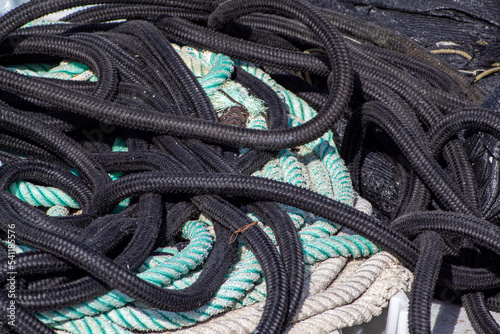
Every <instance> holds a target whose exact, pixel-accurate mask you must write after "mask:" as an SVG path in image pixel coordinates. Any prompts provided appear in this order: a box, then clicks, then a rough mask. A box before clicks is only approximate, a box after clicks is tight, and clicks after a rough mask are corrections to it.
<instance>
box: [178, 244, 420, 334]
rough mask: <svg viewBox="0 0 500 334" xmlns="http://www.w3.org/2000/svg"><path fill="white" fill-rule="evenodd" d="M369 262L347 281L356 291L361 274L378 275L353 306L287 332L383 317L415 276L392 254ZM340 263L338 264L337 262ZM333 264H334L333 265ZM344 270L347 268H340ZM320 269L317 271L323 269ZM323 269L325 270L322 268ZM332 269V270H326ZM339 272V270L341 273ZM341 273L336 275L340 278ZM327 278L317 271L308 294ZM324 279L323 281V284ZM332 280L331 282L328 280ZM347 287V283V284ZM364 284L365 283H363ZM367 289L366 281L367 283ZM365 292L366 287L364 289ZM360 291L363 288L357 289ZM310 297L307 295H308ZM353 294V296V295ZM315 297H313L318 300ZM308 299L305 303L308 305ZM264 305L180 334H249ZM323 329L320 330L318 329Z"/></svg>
mask: <svg viewBox="0 0 500 334" xmlns="http://www.w3.org/2000/svg"><path fill="white" fill-rule="evenodd" d="M376 257H377V259H375V260H374V261H371V262H369V263H366V262H368V260H367V261H365V263H363V264H362V269H361V267H360V269H359V270H357V271H356V272H355V274H354V275H352V276H351V277H350V278H348V279H347V281H348V282H349V284H350V285H351V286H353V287H355V288H356V279H358V278H359V277H360V276H361V275H362V274H361V273H365V274H366V273H368V274H369V273H372V272H373V273H374V272H378V275H377V274H375V276H376V277H375V278H374V281H373V284H371V285H370V286H369V288H368V289H364V290H365V291H364V293H363V294H362V295H361V296H360V297H359V298H358V299H356V300H355V301H354V302H352V303H351V304H347V303H340V306H339V307H337V308H334V309H328V308H327V310H326V311H324V312H320V313H318V314H317V315H315V316H313V317H310V318H308V319H306V320H303V321H300V322H296V323H294V324H293V325H292V326H290V327H289V328H288V329H287V331H286V332H287V333H299V332H300V331H302V332H303V333H311V334H313V333H330V332H331V331H333V330H335V329H339V328H344V327H348V326H354V325H357V324H360V323H362V322H366V321H369V320H371V318H372V317H373V316H376V315H379V314H380V313H381V311H382V308H383V307H385V306H387V304H388V301H389V299H390V298H391V297H392V296H393V295H394V294H396V293H397V292H398V291H400V290H405V291H406V290H407V289H409V287H410V285H411V273H410V272H409V271H408V270H407V269H405V268H404V267H402V266H400V265H398V264H397V261H396V260H395V258H394V257H392V256H391V255H390V254H388V253H385V252H381V253H378V254H376V255H374V256H373V258H376ZM337 264H338V263H337ZM329 265H331V262H330V263H329ZM340 267H341V269H342V268H343V265H340ZM320 268H321V266H318V269H317V270H320ZM321 269H322V268H321ZM325 269H326V270H331V269H330V268H328V269H327V268H325ZM341 269H339V270H341ZM336 274H338V272H337V273H335V272H334V273H333V275H336ZM323 278H324V275H318V276H315V275H314V272H313V274H311V279H312V281H309V282H306V287H307V286H308V285H309V286H311V285H312V286H313V288H311V289H309V291H308V292H311V291H312V292H314V293H317V292H320V293H321V291H322V288H321V282H322V283H323V284H324V285H323V287H324V286H325V285H328V284H329V283H326V284H325V280H324V279H323ZM316 279H318V283H319V284H318V287H319V288H315V286H314V283H312V284H311V282H314V280H316ZM322 279H323V281H322ZM326 281H328V280H326ZM344 284H347V282H346V283H344ZM361 285H363V283H361ZM364 286H366V282H365V284H364ZM362 289H363V288H362ZM357 290H358V291H359V288H358V289H357ZM305 295H307V293H306V294H305ZM351 295H352V294H351ZM314 296H315V294H313V295H312V296H310V297H307V298H311V297H314ZM307 298H306V299H305V300H303V302H305V303H307ZM261 314H262V305H260V304H257V305H253V306H249V307H245V308H243V309H240V310H235V311H232V312H228V313H226V314H224V315H222V316H220V317H217V318H214V319H212V320H210V321H208V322H206V323H203V324H199V325H197V326H195V327H193V328H189V329H184V330H179V331H176V332H175V333H176V334H184V333H196V334H208V333H220V334H223V333H231V334H248V333H251V332H252V331H253V330H254V329H255V327H256V326H257V323H258V321H259V319H260V317H261ZM317 326H319V327H317Z"/></svg>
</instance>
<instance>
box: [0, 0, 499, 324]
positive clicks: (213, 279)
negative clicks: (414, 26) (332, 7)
mask: <svg viewBox="0 0 500 334" xmlns="http://www.w3.org/2000/svg"><path fill="white" fill-rule="evenodd" d="M94 4H95V3H94V2H92V1H88V0H53V1H52V0H51V1H46V0H33V1H31V2H30V3H28V4H25V5H23V6H20V7H19V8H18V9H16V10H14V11H12V12H10V13H8V14H6V15H5V16H4V17H2V18H1V19H0V40H1V41H2V42H1V43H2V44H1V47H0V50H1V51H0V60H1V61H2V65H3V66H4V67H1V68H0V115H1V117H0V128H1V129H2V135H1V137H0V147H1V149H2V151H1V152H0V160H1V161H2V166H1V167H0V185H1V186H2V187H3V190H4V191H3V192H2V194H1V195H0V216H1V217H2V219H1V220H0V229H1V230H2V232H3V233H4V234H5V237H6V238H7V239H8V240H10V239H9V235H11V234H9V233H13V232H12V230H14V231H15V238H16V242H19V243H20V244H23V245H26V246H30V247H32V248H33V249H26V248H24V249H23V250H27V251H23V252H19V253H18V254H17V255H16V256H15V261H16V263H15V264H16V267H15V269H16V285H15V290H16V298H15V302H16V305H17V310H16V326H15V327H13V326H12V324H9V318H8V317H7V314H8V313H7V312H1V313H2V314H1V316H2V317H3V318H2V319H1V320H2V329H3V331H7V330H8V328H10V329H11V330H16V331H18V332H20V333H51V332H53V331H52V330H51V329H50V328H49V327H47V326H46V325H45V324H43V322H45V323H46V324H49V325H50V326H51V327H53V328H57V329H61V330H66V331H70V332H71V331H73V332H79V331H80V330H81V329H82V328H84V327H85V326H89V328H101V330H102V331H104V332H109V333H113V332H117V333H120V332H123V333H125V332H126V329H125V328H130V329H133V330H137V329H140V330H144V329H145V328H146V329H149V328H154V329H158V330H162V329H168V328H169V327H168V326H169V325H168V323H174V326H173V327H175V326H177V327H176V328H178V327H179V326H183V325H189V324H192V323H193V320H192V318H190V317H189V316H187V317H186V316H184V314H186V313H189V312H194V313H196V312H197V311H193V310H197V309H198V308H200V306H202V305H206V306H203V307H205V308H206V310H208V313H207V314H202V313H199V312H198V315H197V317H198V319H199V320H205V319H207V318H208V317H209V315H213V314H216V313H220V312H219V311H221V310H222V308H224V307H229V306H230V305H235V304H234V303H236V300H240V303H241V305H242V306H243V305H247V304H251V303H252V302H255V301H258V300H259V298H258V297H255V296H257V295H259V294H260V295H263V293H261V292H259V291H262V287H263V285H260V284H259V280H261V279H265V289H266V303H265V306H264V308H263V310H262V313H259V316H258V317H256V319H258V323H257V322H252V324H251V326H253V327H252V329H253V328H255V332H258V333H280V332H283V331H284V330H286V329H287V327H288V326H289V325H290V324H292V322H294V321H296V320H297V318H295V317H298V319H300V322H299V324H301V323H303V326H305V327H307V326H310V323H307V321H308V320H306V319H305V318H304V313H300V312H299V313H297V310H298V309H299V307H300V305H301V303H302V304H303V305H305V304H304V303H303V301H302V300H303V299H302V296H303V293H302V291H303V286H304V284H303V283H304V280H305V270H304V268H305V267H307V265H310V264H312V263H314V262H315V261H317V260H324V259H326V258H329V257H332V256H338V255H343V256H346V255H353V256H362V255H364V256H366V255H369V254H372V253H374V252H376V251H377V250H378V248H377V247H376V246H375V245H374V244H376V245H377V246H378V247H380V248H381V249H383V250H385V251H388V252H390V253H391V254H392V255H393V256H395V257H396V258H397V259H398V260H399V261H400V262H401V263H402V264H403V265H405V266H406V267H407V268H409V269H410V270H412V271H413V272H414V274H415V279H414V283H413V288H412V292H411V300H410V312H409V324H410V331H411V332H412V333H428V332H430V303H431V300H432V296H433V294H434V293H435V292H439V291H441V292H449V291H451V292H452V294H454V295H456V298H457V300H458V299H460V300H461V301H462V303H463V304H464V306H465V308H466V310H467V313H468V315H469V317H470V320H471V322H472V325H473V326H474V328H475V330H476V331H477V332H478V333H493V332H498V331H499V330H498V325H497V324H496V323H495V322H494V320H493V319H492V317H491V315H490V314H489V313H488V308H490V309H494V310H495V309H497V308H498V304H499V303H498V296H497V295H498V288H499V287H500V277H499V274H498V272H499V269H498V264H497V263H496V262H497V261H496V260H497V259H498V254H499V251H500V248H499V247H498V245H499V244H498V241H497V239H498V238H497V237H498V236H499V235H500V233H499V232H500V230H499V227H498V226H497V225H496V224H495V222H492V221H489V220H487V219H484V218H483V214H482V208H483V207H484V206H485V205H486V204H485V203H481V201H480V197H479V196H478V193H477V185H476V179H475V176H474V174H473V171H472V167H471V164H470V162H469V160H468V156H467V154H466V152H465V149H464V148H463V146H462V143H461V141H460V139H459V138H463V135H464V134H463V130H464V129H471V128H472V129H475V130H480V131H485V132H488V133H491V134H492V135H495V136H498V134H499V133H500V131H499V129H500V125H499V124H500V122H499V119H498V115H496V114H495V113H494V111H492V110H490V109H487V108H488V106H490V105H494V103H493V102H491V101H489V102H488V101H487V102H486V103H485V104H484V105H483V108H481V107H480V106H479V103H481V102H482V101H483V100H484V97H483V96H482V94H481V92H480V91H478V90H477V89H476V88H475V87H474V86H473V85H472V84H471V82H469V81H468V80H467V79H465V78H464V77H462V76H461V75H460V74H459V73H458V72H456V71H454V70H453V69H452V68H451V67H449V66H447V65H446V64H444V63H442V62H441V61H440V60H439V59H438V58H436V56H434V55H432V54H430V53H428V52H426V51H425V50H424V49H422V48H420V47H419V46H417V45H415V44H413V43H411V42H409V41H407V40H405V39H404V38H402V37H401V36H399V35H396V34H394V33H392V32H390V31H387V30H384V29H380V28H378V27H376V26H373V25H371V24H365V23H363V22H359V21H357V20H355V19H352V18H348V17H345V16H343V15H342V14H339V13H335V12H331V11H328V10H321V11H319V10H318V9H317V8H315V7H313V6H311V5H309V4H307V3H303V2H302V1H269V0H266V1H263V0H252V1H249V2H243V1H233V0H231V1H227V2H224V3H219V2H218V1H205V0H204V1H201V0H200V1H197V0H194V1H187V2H186V1H177V0H169V1H157V0H137V1H136V0H133V1H120V0H100V1H99V4H100V5H98V6H91V7H86V8H84V9H83V10H80V11H78V12H76V13H74V14H70V15H69V16H67V17H66V18H64V19H63V21H67V23H65V24H59V23H58V24H48V25H30V26H29V27H25V28H22V29H19V28H21V27H22V26H24V25H25V24H28V23H29V22H31V21H33V20H34V19H37V18H40V17H43V16H44V15H47V14H50V13H52V12H56V11H60V10H64V9H68V8H73V7H77V6H86V5H94ZM116 20H125V21H116ZM110 21H112V22H110ZM171 42H175V43H178V44H179V45H183V44H184V45H190V46H192V47H196V48H199V49H200V50H205V49H206V50H211V51H213V52H216V53H212V52H208V51H198V50H196V49H192V48H188V47H183V48H184V51H183V52H179V51H182V50H181V49H182V48H181V47H176V46H175V44H174V45H172V44H171ZM190 54H191V56H190ZM222 54H224V55H225V56H224V55H222ZM194 55H197V56H196V57H193V56H194ZM229 57H232V58H233V59H231V58H229ZM60 59H66V60H68V61H69V62H68V63H63V64H62V65H61V64H60V65H59V66H63V67H64V66H67V65H68V64H71V61H73V62H76V64H85V66H83V65H82V67H80V68H76V69H75V68H71V69H70V68H66V70H63V71H60V69H56V70H54V69H52V71H53V76H50V75H48V77H46V76H44V75H39V74H38V72H43V71H39V70H38V69H37V68H33V67H31V68H28V67H24V68H22V67H19V66H13V65H15V64H20V63H37V64H38V63H51V62H52V63H54V62H58V61H60ZM186 60H187V61H186ZM249 62H251V63H249ZM252 63H253V64H255V65H253V64H252ZM186 64H187V65H186ZM9 66H10V67H11V68H10V69H8V68H6V67H9ZM55 67H56V66H55ZM55 67H54V68H55ZM77 67H78V66H77ZM259 67H260V68H263V69H264V70H265V71H266V72H267V73H268V74H269V75H270V76H269V75H267V74H266V73H265V72H263V71H262V70H260V69H259ZM44 70H47V69H46V68H45V69H44ZM23 71H24V73H16V72H23ZM49 71H50V70H49ZM57 73H59V74H57ZM68 73H69V76H71V78H68V77H65V78H66V79H72V80H60V79H54V78H55V77H59V78H61V76H68ZM26 74H28V76H27V75H26ZM94 74H95V78H94V76H93V75H94ZM279 84H281V85H282V86H283V87H284V88H283V87H281V86H280V85H279ZM285 88H286V89H288V90H289V91H290V92H292V93H294V94H295V95H296V96H298V97H300V98H301V99H302V100H301V99H298V98H297V97H296V96H295V95H294V94H292V93H289V92H288V91H287V90H285ZM214 106H216V107H217V110H215V109H214ZM309 106H312V107H314V108H315V109H317V110H318V112H317V113H316V112H314V111H313V110H312V109H311V107H309ZM242 125H245V126H242ZM330 130H333V132H330ZM457 135H458V137H457ZM117 138H118V139H117ZM119 138H123V139H124V140H125V142H126V145H123V142H122V141H121V140H120V139H119ZM333 139H335V141H336V143H337V144H339V146H340V151H341V156H342V158H343V159H344V160H345V162H346V164H347V167H348V169H349V172H350V177H351V178H352V183H353V185H354V188H355V190H356V191H357V192H359V193H361V195H363V196H364V195H365V194H366V195H368V196H367V197H369V199H370V200H371V202H373V204H374V206H375V211H376V212H375V213H376V217H373V216H370V215H367V214H365V213H363V212H360V211H358V210H356V209H355V208H353V207H352V205H353V203H354V191H353V190H352V187H351V186H350V178H349V175H348V174H347V173H346V170H345V168H344V165H343V163H342V161H341V160H340V157H339V156H338V152H337V149H336V147H335V145H334V144H333V141H332V140H333ZM125 146H126V150H125V149H124V147H125ZM366 166H372V167H373V168H374V170H375V173H373V172H372V173H368V177H367V171H366ZM374 186H377V187H378V189H380V190H381V191H382V192H379V193H378V194H376V193H377V192H373V189H374ZM370 190H372V192H370ZM374 193H375V194H374ZM28 194H29V195H30V196H31V197H30V196H28ZM23 199H24V200H25V201H26V202H24V201H22V200H23ZM277 203H280V204H277ZM34 205H35V206H42V207H43V206H45V207H54V206H57V205H59V206H64V207H68V209H67V211H65V210H62V211H61V210H59V211H58V210H56V209H52V208H51V211H50V212H49V214H46V212H44V211H45V210H46V209H45V210H44V211H42V210H40V209H38V208H37V207H34ZM293 208H295V209H293ZM77 210H78V211H77ZM200 213H201V214H203V217H204V218H203V219H202V220H196V219H197V218H198V216H199V215H200ZM310 214H313V215H316V216H319V217H322V219H313V220H312V221H311V216H310ZM207 218H208V219H209V220H210V221H211V222H210V223H209V222H207ZM257 220H258V221H260V222H261V223H260V224H256V223H255V221H257ZM328 221H332V222H335V223H336V224H340V225H342V226H345V227H347V228H349V229H350V230H352V231H354V232H356V233H359V234H360V235H362V236H363V237H353V236H336V237H332V235H333V234H334V233H335V232H336V228H337V227H336V225H334V224H333V223H329V222H328ZM186 222H187V223H186ZM12 227H14V228H12ZM192 229H195V230H197V231H198V234H197V235H196V238H195V237H194V236H193V235H192V234H190V233H191V232H190V231H192ZM297 230H300V231H299V232H298V233H297ZM9 231H11V232H9ZM181 231H182V232H183V233H184V238H187V239H189V240H190V242H189V245H188V246H186V245H185V244H178V242H179V241H180V239H179V232H181ZM212 231H213V232H212ZM212 233H213V235H212ZM214 236H215V238H214ZM236 236H237V237H238V240H239V243H236V242H232V241H233V240H234V238H235V237H236ZM198 237H200V238H201V239H197V238H198ZM365 238H366V239H365ZM214 240H215V241H214ZM368 240H370V241H368ZM372 242H373V243H374V244H372ZM176 244H177V246H176V247H177V248H180V249H178V252H176V251H175V249H174V248H173V247H174V245H176ZM242 244H244V247H245V249H248V250H250V251H251V252H252V256H254V258H252V257H251V256H250V255H248V254H245V251H244V250H241V249H239V245H242ZM276 246H277V247H276ZM184 247H185V248H184ZM197 247H202V248H203V251H201V252H199V251H198V250H197ZM1 249H2V253H1V266H2V267H1V270H2V275H1V277H2V282H4V283H7V279H8V275H9V274H8V273H9V271H10V268H9V255H11V253H9V252H8V248H1ZM210 249H211V250H210ZM278 249H279V251H278ZM155 250H157V251H155ZM154 252H155V253H154ZM151 254H154V256H153V258H150V255H151ZM304 254H305V256H304ZM11 256H12V255H11ZM246 256H248V258H247V257H246ZM237 257H241V258H242V259H241V261H242V263H244V264H245V266H247V265H248V267H247V269H248V270H249V272H250V271H251V275H250V276H251V277H250V278H249V277H246V278H245V279H247V281H246V283H244V284H245V286H242V287H240V289H241V290H240V291H238V293H239V295H238V296H233V297H234V298H233V300H231V301H228V300H226V301H225V302H226V303H225V304H224V301H223V302H222V303H221V304H214V303H212V304H210V301H211V300H212V301H213V300H214V299H213V297H214V296H215V294H216V293H219V294H221V295H222V293H223V290H224V284H229V285H230V284H233V282H234V280H238V279H240V276H241V275H240V276H238V275H239V274H241V272H240V271H239V270H238V269H239V268H234V267H233V263H234V262H235V259H236V258H237ZM176 261H179V262H176ZM256 262H258V264H259V267H260V268H261V270H262V271H260V269H256V267H255V266H254V265H255V264H256ZM148 263H149V266H150V267H149V268H148ZM174 263H177V264H178V268H177V269H176V270H175V272H173V273H169V274H168V275H164V274H165V272H161V273H158V272H157V271H155V268H156V267H159V268H164V267H165V266H168V267H169V268H171V266H172V265H173V264H174ZM202 263H203V270H201V272H197V273H192V275H191V276H187V277H186V278H184V280H185V281H183V279H182V276H183V275H185V274H187V273H188V272H189V271H192V270H194V269H196V268H197V266H199V265H200V264H202ZM152 264H154V265H155V266H154V267H153V265H152ZM242 266H243V265H242ZM252 266H254V267H252ZM136 272H140V273H139V274H137V273H136ZM228 273H229V276H228ZM243 276H244V275H243ZM228 277H229V279H228ZM181 281H182V282H181ZM175 282H177V283H175ZM166 284H172V285H173V286H174V287H175V288H173V289H172V288H171V289H168V288H167V289H165V288H164V286H165V285H166ZM5 287H6V289H5V290H4V291H2V294H0V306H1V308H2V310H7V308H8V306H9V305H10V302H11V299H9V297H8V294H7V289H8V288H9V285H8V284H6V285H5ZM259 287H260V290H259ZM436 287H437V290H436ZM177 288H179V289H177ZM252 288H254V290H253V291H254V292H251V293H250V294H249V295H248V296H249V297H248V298H244V299H242V297H243V295H244V294H245V292H246V291H250V289H252ZM334 288H335V287H332V289H334ZM231 290H233V291H234V288H232V289H231ZM110 291H111V292H110ZM218 291H219V292H218ZM438 295H439V293H438ZM441 295H446V293H441ZM358 297H359V294H358ZM252 298H253V301H251V299H252ZM353 298H354V299H355V298H357V297H356V296H352V298H351V299H353ZM361 298H362V297H359V302H360V303H363V300H361ZM367 298H370V297H367ZM330 302H331V303H335V301H334V300H331V301H330ZM113 303H116V304H113ZM129 303H130V304H131V306H130V307H128V308H127V309H125V310H123V312H128V314H129V316H127V317H123V314H124V313H120V311H118V309H119V308H121V307H122V306H125V304H129ZM207 303H209V304H207ZM75 305H82V306H81V307H80V306H79V307H78V308H77V309H71V307H74V306H75ZM111 305H112V306H113V308H110V306H111ZM304 307H305V306H304ZM210 308H212V309H210ZM217 309H218V310H217ZM141 312H142V314H143V315H145V316H141V317H140V319H141V321H136V322H130V319H133V318H134V317H135V316H136V314H138V313H141ZM164 312H168V315H166V313H164ZM304 312H306V308H304ZM353 312H354V311H353ZM194 313H189V314H190V315H191V316H192V315H193V314H194ZM35 314H36V316H35ZM89 315H95V316H89ZM328 316H332V317H337V316H339V314H338V313H335V312H333V311H332V314H328ZM169 317H170V318H169ZM67 319H71V321H66V320H67ZM147 319H149V320H150V322H147ZM152 319H154V321H153V320H152ZM158 319H161V320H158ZM311 319H315V318H314V317H313V318H311ZM40 320H42V321H43V322H42V321H40ZM320 320H321V319H319V318H316V319H315V320H312V321H320ZM155 321H156V323H155ZM321 321H323V320H321ZM325 321H326V320H325ZM339 324H340V322H339ZM93 326H97V327H93ZM155 326H156V327H155ZM249 326H250V325H249ZM300 326H302V325H299V327H297V331H298V330H301V329H300V328H302V327H300ZM322 326H323V325H322ZM335 326H337V325H332V324H328V321H326V322H324V326H323V327H324V330H325V331H327V330H329V329H331V328H334V327H335ZM249 328H250V327H249ZM289 330H290V332H293V331H294V330H293V329H289ZM302 331H303V330H302Z"/></svg>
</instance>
